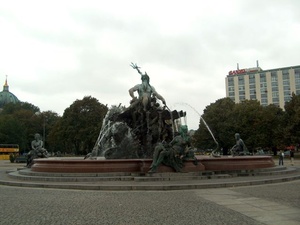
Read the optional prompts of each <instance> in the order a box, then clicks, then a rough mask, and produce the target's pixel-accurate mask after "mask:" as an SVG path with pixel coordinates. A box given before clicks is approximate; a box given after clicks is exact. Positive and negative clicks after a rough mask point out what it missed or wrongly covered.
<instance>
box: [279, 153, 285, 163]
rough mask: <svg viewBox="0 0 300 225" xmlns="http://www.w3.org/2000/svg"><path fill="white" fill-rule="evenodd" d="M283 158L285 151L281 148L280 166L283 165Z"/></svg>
mask: <svg viewBox="0 0 300 225" xmlns="http://www.w3.org/2000/svg"><path fill="white" fill-rule="evenodd" d="M283 158H284V153H283V151H282V150H280V152H279V166H280V165H282V166H283Z"/></svg>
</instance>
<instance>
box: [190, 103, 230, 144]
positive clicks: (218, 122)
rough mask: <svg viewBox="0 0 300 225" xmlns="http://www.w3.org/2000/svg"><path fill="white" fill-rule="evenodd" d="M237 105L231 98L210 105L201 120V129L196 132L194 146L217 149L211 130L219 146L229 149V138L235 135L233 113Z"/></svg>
mask: <svg viewBox="0 0 300 225" xmlns="http://www.w3.org/2000/svg"><path fill="white" fill-rule="evenodd" d="M234 106H235V103H234V102H233V101H232V100H231V99H230V98H223V99H219V100H217V101H216V102H215V103H212V104H210V105H209V106H207V107H206V108H205V110H204V114H203V115H202V116H201V117H202V118H203V119H204V121H205V122H206V124H207V125H208V128H207V127H206V125H205V123H204V121H203V120H200V127H199V129H198V130H197V131H196V132H195V136H194V138H195V143H194V145H195V146H196V147H198V148H200V149H208V148H215V147H216V143H215V142H214V139H213V137H212V136H211V134H210V132H209V129H210V130H211V132H212V134H213V135H214V137H215V139H216V140H217V142H218V143H219V146H222V147H225V148H229V145H230V144H229V142H228V138H229V137H231V136H232V134H234V128H233V125H234V124H233V123H232V117H231V113H232V111H233V108H234Z"/></svg>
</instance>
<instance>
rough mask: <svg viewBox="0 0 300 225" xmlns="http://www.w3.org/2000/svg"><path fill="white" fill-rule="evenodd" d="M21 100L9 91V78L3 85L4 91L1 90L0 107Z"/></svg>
mask: <svg viewBox="0 0 300 225" xmlns="http://www.w3.org/2000/svg"><path fill="white" fill-rule="evenodd" d="M18 102H20V100H19V99H18V98H17V97H16V96H15V95H14V94H13V93H11V92H9V86H8V84H7V78H6V79H5V83H4V85H3V91H1V92H0V109H1V108H3V106H4V105H6V104H8V103H18Z"/></svg>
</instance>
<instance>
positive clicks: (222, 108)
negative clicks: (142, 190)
mask: <svg viewBox="0 0 300 225" xmlns="http://www.w3.org/2000/svg"><path fill="white" fill-rule="evenodd" d="M202 118H203V119H204V120H205V121H206V123H207V124H208V126H209V128H210V130H211V131H212V133H213V134H214V136H215V138H216V140H217V142H218V143H219V146H220V147H222V148H223V149H230V148H231V147H232V146H233V145H234V144H235V141H234V134H235V133H239V134H240V135H241V137H242V139H243V140H244V142H245V144H246V146H247V148H248V150H249V151H254V149H255V148H256V147H263V148H266V147H273V146H277V145H278V144H279V143H280V140H282V136H281V135H282V127H283V123H284V122H283V118H284V112H283V110H282V109H280V108H279V107H278V106H275V105H269V106H266V107H263V106H261V105H260V103H259V102H258V101H256V100H245V101H243V102H241V103H238V104H235V103H234V102H233V101H232V100H230V99H229V98H223V99H219V100H217V101H216V102H215V103H213V104H211V105H209V106H208V107H206V109H205V110H204V114H203V115H202ZM195 139H196V141H195V143H196V146H197V147H200V146H201V147H200V148H212V147H213V146H214V143H213V139H212V138H211V135H210V134H209V132H208V129H207V128H206V127H205V126H203V122H200V128H199V129H198V130H197V131H196V134H195Z"/></svg>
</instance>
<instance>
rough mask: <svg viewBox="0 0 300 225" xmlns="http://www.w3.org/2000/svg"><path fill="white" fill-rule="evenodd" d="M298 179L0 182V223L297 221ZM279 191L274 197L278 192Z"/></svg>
mask: <svg viewBox="0 0 300 225" xmlns="http://www.w3.org/2000/svg"><path fill="white" fill-rule="evenodd" d="M299 187H300V181H293V182H287V183H280V184H272V185H260V186H249V187H238V188H218V189H201V190H186V191H136V192H135V191H78V190H59V189H39V188H33V189H31V188H19V187H10V186H0V199H1V202H0V207H1V216H0V218H1V220H0V224H3V225H4V224H5V225H12V224H15V225H17V224H31V225H35V224H63V225H68V224H70V225H71V224H72V225H73V224H89V225H93V224H174V225H176V224H191V225H192V224H213V225H218V224H239V225H242V224H245V225H251V224H252V225H254V224H255V225H260V224H272V225H276V224H280V225H283V224H284V225H293V224H300V214H299V213H300V203H299V202H300V196H299V195H300V194H299V190H298V189H299ZM278 195H279V196H280V197H279V196H278Z"/></svg>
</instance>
